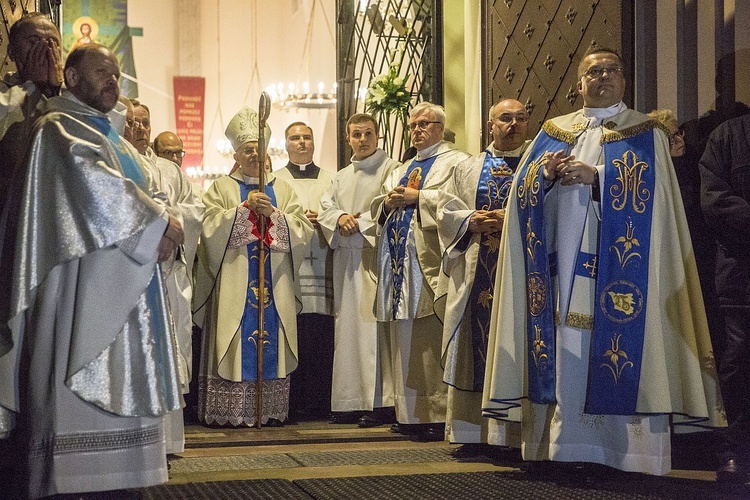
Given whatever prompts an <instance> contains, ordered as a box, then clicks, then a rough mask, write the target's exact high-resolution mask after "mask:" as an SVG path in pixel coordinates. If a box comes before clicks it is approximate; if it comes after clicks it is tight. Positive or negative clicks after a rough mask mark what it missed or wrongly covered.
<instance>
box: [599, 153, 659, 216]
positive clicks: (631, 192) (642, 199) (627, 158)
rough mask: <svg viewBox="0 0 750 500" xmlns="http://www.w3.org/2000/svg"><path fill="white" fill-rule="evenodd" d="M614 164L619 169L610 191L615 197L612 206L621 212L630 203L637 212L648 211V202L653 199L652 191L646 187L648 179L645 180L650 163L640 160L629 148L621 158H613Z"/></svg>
mask: <svg viewBox="0 0 750 500" xmlns="http://www.w3.org/2000/svg"><path fill="white" fill-rule="evenodd" d="M612 165H613V166H614V167H615V168H616V169H617V178H616V179H615V184H614V185H613V186H612V187H611V188H610V191H609V193H610V194H611V195H612V198H613V199H612V208H614V209H615V210H617V211H618V212H619V211H621V210H623V209H624V208H625V207H626V206H627V205H628V203H630V204H631V206H632V209H633V211H634V212H635V213H638V214H642V213H643V212H645V211H646V202H647V201H648V200H649V199H651V191H649V189H648V188H647V187H644V186H645V185H646V181H645V180H643V176H644V173H645V171H646V170H648V168H649V167H648V164H647V163H646V162H644V161H639V160H638V157H637V156H636V155H635V153H634V152H633V151H631V150H628V151H625V153H623V155H622V159H621V160H620V159H618V160H613V161H612Z"/></svg>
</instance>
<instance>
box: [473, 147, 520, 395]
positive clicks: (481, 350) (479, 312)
mask: <svg viewBox="0 0 750 500" xmlns="http://www.w3.org/2000/svg"><path fill="white" fill-rule="evenodd" d="M486 153H487V154H486V155H485V158H484V164H483V165H482V173H481V174H480V175H479V183H478V185H477V196H476V205H475V206H476V208H477V210H496V209H499V208H504V207H505V205H506V204H507V201H508V193H509V191H510V186H511V183H512V182H513V169H512V168H511V167H509V166H508V164H507V162H506V160H505V159H504V158H502V157H493V156H492V153H490V151H489V150H488V151H486ZM499 250H500V234H498V233H494V234H487V233H482V235H481V236H480V239H479V254H478V256H477V266H476V270H475V273H474V283H473V284H472V287H471V295H470V296H469V312H470V318H471V337H472V346H473V352H474V386H473V391H474V392H481V391H482V388H483V387H484V369H485V367H486V365H487V342H488V335H489V329H490V312H491V310H492V298H493V296H494V293H495V290H494V287H495V272H496V271H497V254H498V251H499Z"/></svg>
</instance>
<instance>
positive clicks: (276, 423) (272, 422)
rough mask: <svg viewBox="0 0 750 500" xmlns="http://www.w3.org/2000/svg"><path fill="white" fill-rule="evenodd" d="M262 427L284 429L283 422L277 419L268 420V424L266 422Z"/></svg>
mask: <svg viewBox="0 0 750 500" xmlns="http://www.w3.org/2000/svg"><path fill="white" fill-rule="evenodd" d="M263 427H284V422H282V421H281V420H279V419H278V418H269V419H268V422H266V423H265V424H264V425H263Z"/></svg>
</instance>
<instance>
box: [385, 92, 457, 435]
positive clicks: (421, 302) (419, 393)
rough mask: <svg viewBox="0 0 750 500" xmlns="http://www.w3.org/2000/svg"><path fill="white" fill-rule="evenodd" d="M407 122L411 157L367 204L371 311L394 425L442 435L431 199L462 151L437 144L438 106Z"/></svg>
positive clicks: (441, 119)
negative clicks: (383, 343)
mask: <svg viewBox="0 0 750 500" xmlns="http://www.w3.org/2000/svg"><path fill="white" fill-rule="evenodd" d="M408 126H409V131H410V133H411V144H412V145H413V146H414V147H415V148H416V149H417V156H416V157H414V158H412V159H411V160H409V161H407V162H406V163H405V164H404V165H402V166H401V167H400V168H398V169H396V170H394V171H393V173H392V174H391V175H390V176H389V177H388V179H387V180H386V182H385V184H384V185H383V188H382V189H381V196H379V197H377V198H375V199H374V200H373V203H372V213H373V220H377V221H378V223H379V224H380V226H381V230H380V234H381V238H380V243H379V244H380V248H379V252H378V262H379V272H378V278H379V280H378V292H377V306H376V315H377V318H378V320H379V321H387V322H389V323H390V329H391V349H392V360H393V361H392V365H393V385H394V395H395V397H394V400H395V406H396V420H397V421H398V424H397V427H396V429H397V430H398V431H399V432H406V433H416V434H419V436H420V437H421V438H422V439H425V440H443V439H444V426H445V410H446V406H445V405H446V395H447V386H446V385H445V384H444V383H443V369H442V366H441V359H440V357H441V335H440V332H441V331H442V325H441V323H440V320H439V319H438V317H437V315H436V314H435V311H434V309H433V302H434V299H435V297H436V296H437V295H438V293H437V292H438V276H439V272H440V263H441V253H440V241H439V239H438V234H437V202H438V199H439V189H440V188H442V187H443V186H444V185H445V183H446V182H447V181H448V179H449V178H450V172H451V168H452V167H453V166H454V165H456V164H457V163H459V162H460V161H462V160H464V159H466V158H467V157H468V156H469V155H468V154H466V153H464V152H462V151H458V150H456V149H454V147H453V145H452V144H451V143H449V142H446V141H443V130H444V128H445V110H444V109H443V107H442V106H438V105H435V104H432V103H429V102H422V103H420V104H417V105H416V106H415V107H414V109H412V111H411V114H410V115H409V122H408Z"/></svg>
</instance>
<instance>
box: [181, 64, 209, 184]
mask: <svg viewBox="0 0 750 500" xmlns="http://www.w3.org/2000/svg"><path fill="white" fill-rule="evenodd" d="M173 85H174V119H175V124H176V127H177V130H176V133H177V135H178V136H179V137H180V139H182V145H183V148H184V149H185V159H184V160H182V169H183V170H185V169H186V168H187V167H197V166H199V165H201V164H202V163H203V116H204V103H205V94H206V79H205V78H203V77H200V76H175V77H174V83H173Z"/></svg>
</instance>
